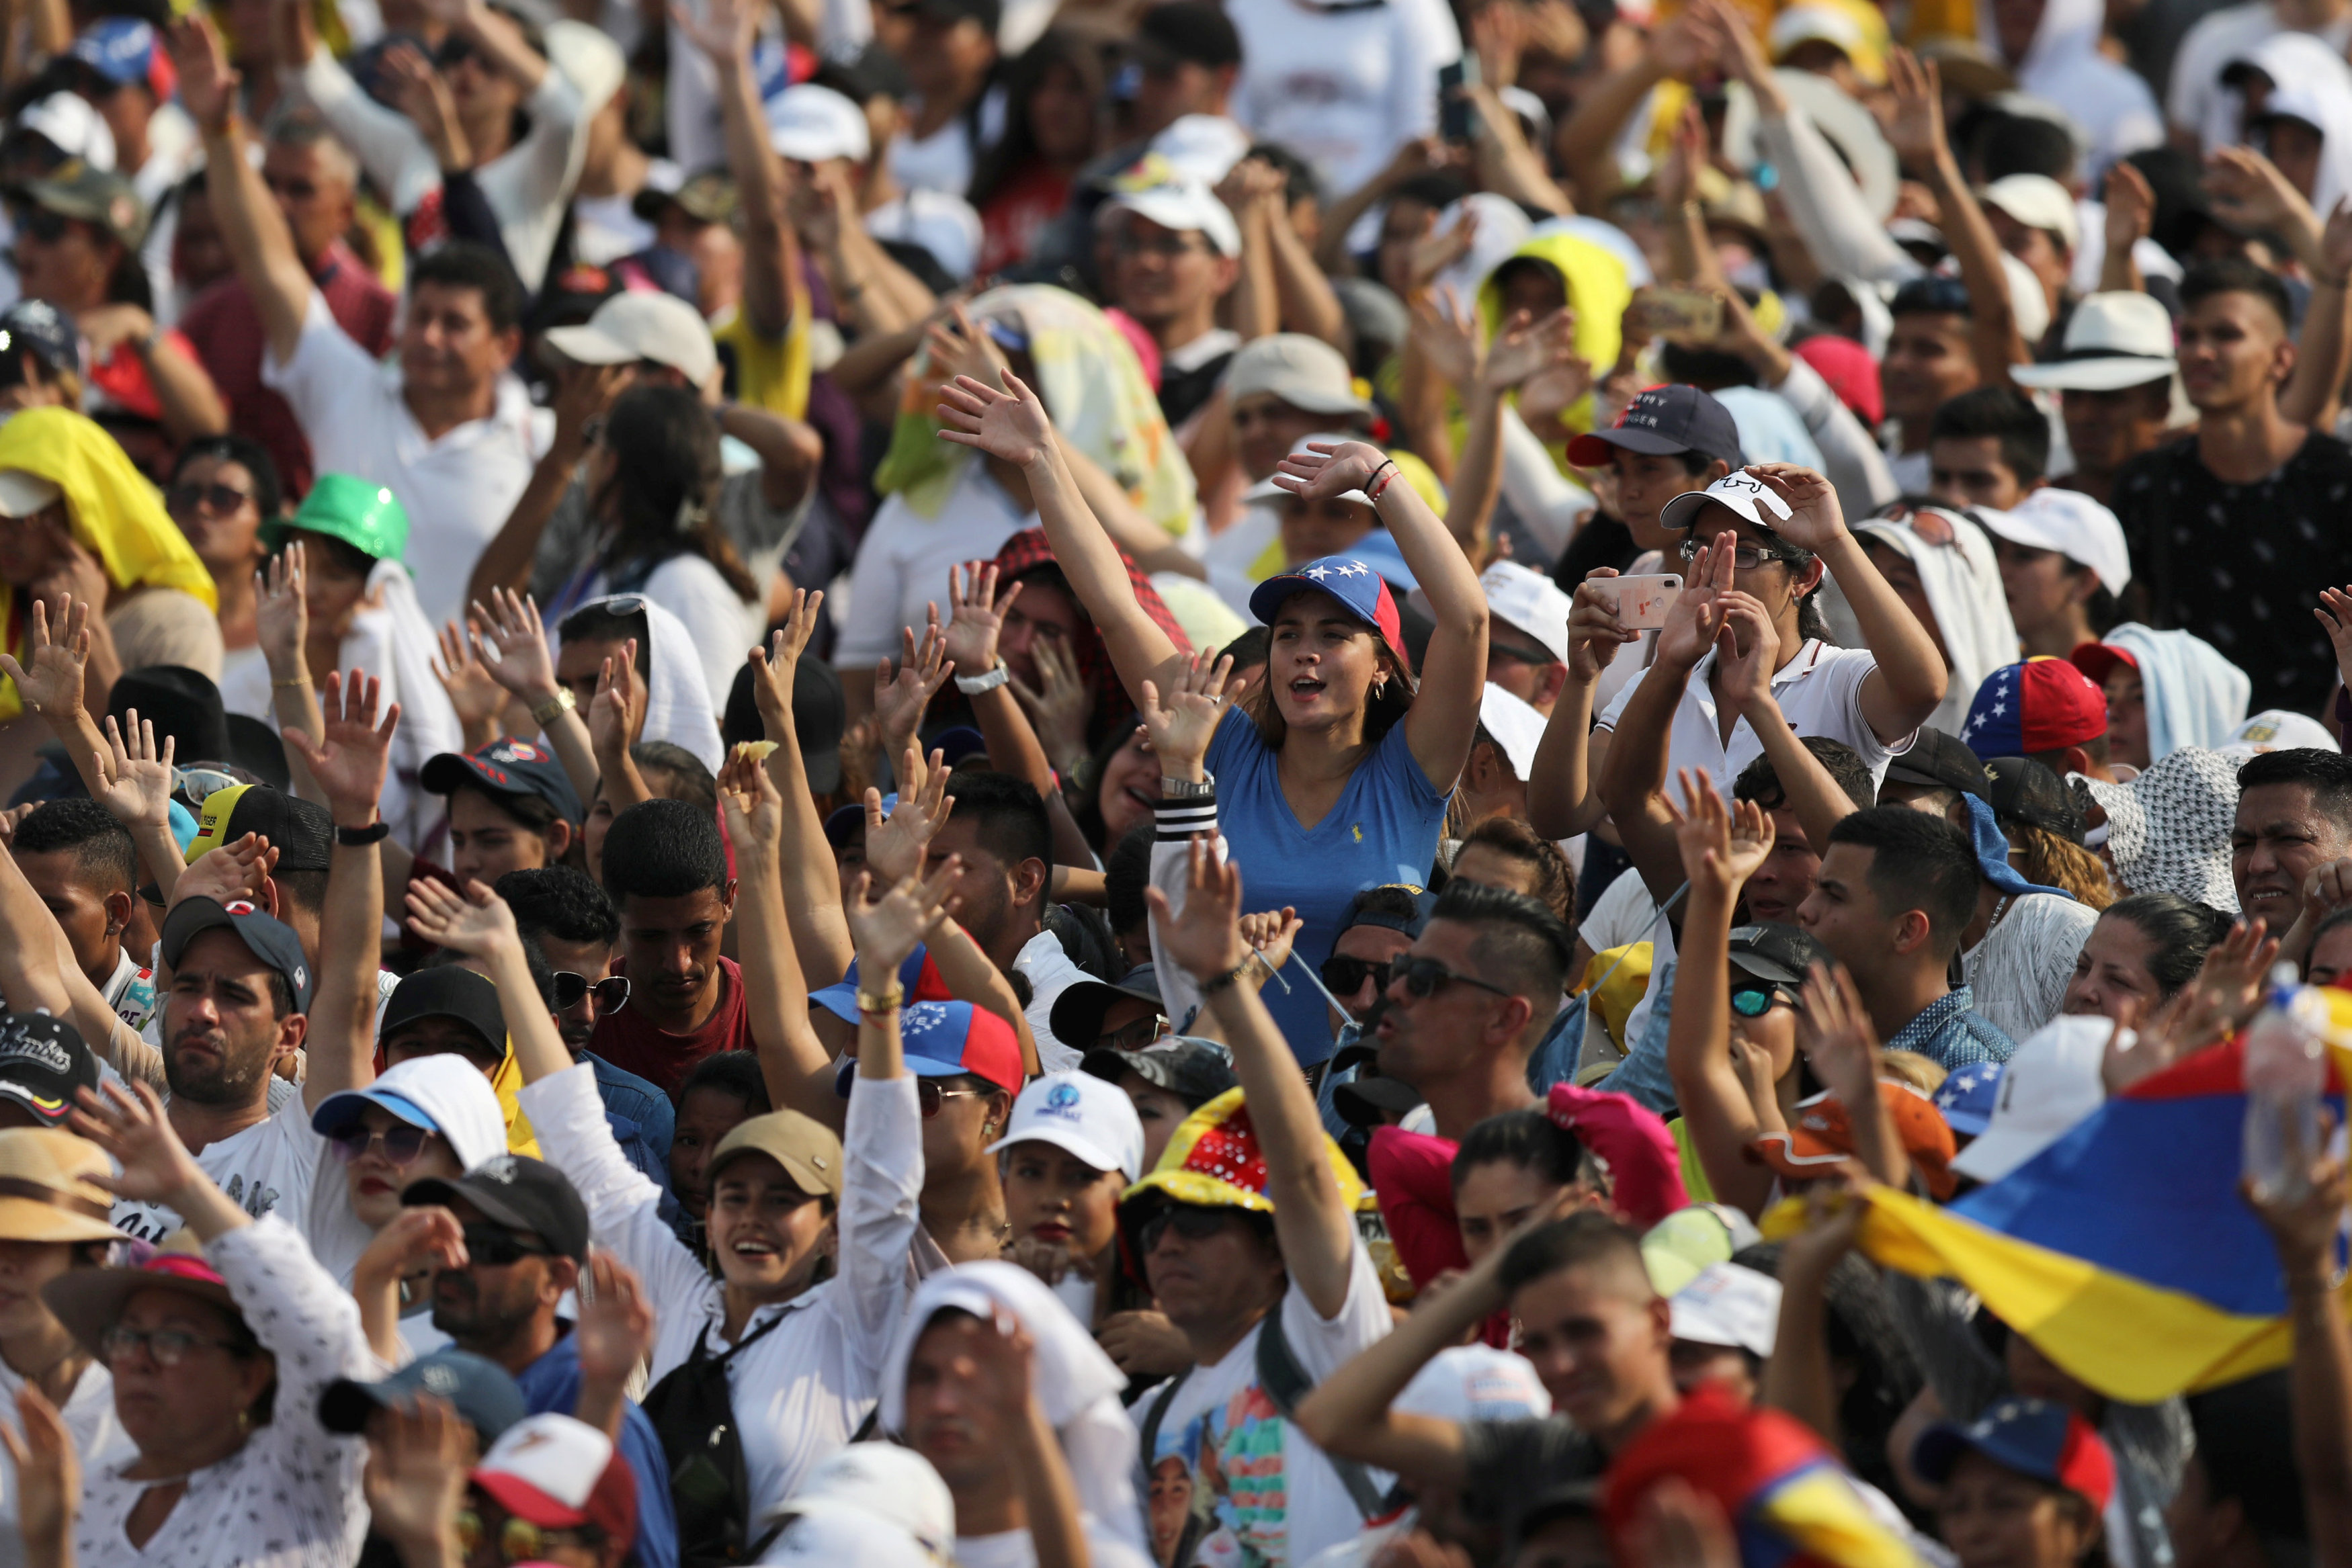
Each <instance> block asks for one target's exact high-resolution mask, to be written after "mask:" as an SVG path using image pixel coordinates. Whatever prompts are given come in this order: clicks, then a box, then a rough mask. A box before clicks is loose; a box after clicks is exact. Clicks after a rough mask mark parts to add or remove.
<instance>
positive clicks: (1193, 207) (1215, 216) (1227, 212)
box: [1096, 159, 1242, 256]
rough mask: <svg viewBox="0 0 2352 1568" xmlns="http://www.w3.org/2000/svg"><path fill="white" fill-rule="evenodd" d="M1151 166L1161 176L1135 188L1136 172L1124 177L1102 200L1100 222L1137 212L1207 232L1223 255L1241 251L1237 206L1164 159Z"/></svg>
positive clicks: (1163, 223)
mask: <svg viewBox="0 0 2352 1568" xmlns="http://www.w3.org/2000/svg"><path fill="white" fill-rule="evenodd" d="M1150 167H1156V169H1157V171H1158V172H1159V174H1160V178H1159V179H1158V180H1157V181H1155V182H1154V183H1150V184H1138V185H1134V186H1132V187H1131V188H1130V187H1129V186H1128V185H1127V184H1126V183H1125V181H1126V180H1128V179H1133V178H1136V176H1135V175H1134V174H1132V173H1130V174H1129V176H1125V177H1123V179H1122V184H1121V186H1120V188H1119V189H1118V190H1117V191H1116V192H1115V193H1113V194H1112V196H1111V198H1110V200H1109V201H1108V202H1105V203H1104V204H1102V214H1101V216H1100V217H1097V219H1096V222H1097V223H1100V222H1102V221H1103V220H1104V219H1106V218H1108V217H1109V215H1110V214H1113V213H1133V214H1136V215H1137V216H1139V217H1143V218H1148V219H1150V221H1151V222H1153V223H1155V224H1158V225H1160V227H1161V228H1163V229H1174V230H1175V231H1176V232H1178V233H1179V234H1182V233H1186V232H1188V231H1189V232H1194V233H1198V234H1201V235H1206V236H1207V238H1208V241H1209V244H1210V245H1211V246H1213V247H1214V248H1215V250H1216V252H1217V254H1218V255H1219V256H1239V255H1241V253H1242V230H1241V225H1239V224H1236V223H1235V222H1234V214H1233V210H1232V209H1231V208H1229V207H1227V206H1226V205H1225V204H1224V203H1223V202H1221V201H1219V200H1218V199H1217V193H1215V192H1214V191H1212V190H1211V189H1209V187H1208V186H1207V185H1206V184H1205V183H1202V182H1201V181H1199V180H1194V179H1188V178H1186V177H1185V176H1184V175H1183V174H1181V173H1180V172H1177V170H1176V167H1175V165H1173V164H1171V163H1169V162H1167V161H1166V160H1164V159H1159V160H1153V161H1152V162H1151V164H1150V166H1148V168H1147V172H1149V168H1150Z"/></svg>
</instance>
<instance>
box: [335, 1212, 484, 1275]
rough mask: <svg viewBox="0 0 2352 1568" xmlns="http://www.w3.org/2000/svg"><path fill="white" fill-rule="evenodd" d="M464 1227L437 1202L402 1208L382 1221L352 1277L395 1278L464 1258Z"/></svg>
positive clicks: (460, 1264)
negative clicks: (382, 1223) (381, 1226)
mask: <svg viewBox="0 0 2352 1568" xmlns="http://www.w3.org/2000/svg"><path fill="white" fill-rule="evenodd" d="M466 1264H467V1252H466V1228H465V1227H464V1226H462V1225H460V1224H458V1223H457V1216H456V1215H454V1214H452V1213H450V1212H449V1211H448V1210H447V1209H446V1208H444V1207H441V1206H440V1205H439V1204H437V1203H426V1204H418V1205H416V1206H415V1207H408V1208H403V1209H402V1210H401V1211H400V1212H399V1213H398V1214H395V1215H394V1216H393V1217H392V1218H390V1219H388V1220H386V1221H385V1222H384V1226H383V1229H381V1230H379V1231H377V1232H376V1233H375V1235H374V1237H373V1239H370V1240H369V1242H368V1244H367V1250H365V1251H364V1252H362V1253H361V1254H360V1259H359V1261H358V1262H357V1263H356V1264H354V1265H353V1266H352V1279H353V1281H361V1280H379V1281H397V1280H406V1279H412V1278H415V1277H416V1276H419V1275H424V1274H430V1273H432V1272H434V1271H435V1270H440V1269H462V1268H464V1267H465V1266H466Z"/></svg>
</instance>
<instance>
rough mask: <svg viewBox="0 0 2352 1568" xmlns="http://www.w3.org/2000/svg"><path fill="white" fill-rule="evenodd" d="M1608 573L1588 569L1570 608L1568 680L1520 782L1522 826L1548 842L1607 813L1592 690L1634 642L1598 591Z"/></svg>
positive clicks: (1611, 592)
mask: <svg viewBox="0 0 2352 1568" xmlns="http://www.w3.org/2000/svg"><path fill="white" fill-rule="evenodd" d="M1616 575H1617V569H1616V568H1615V567H1613V566H1603V567H1596V568H1595V569H1594V570H1592V571H1591V572H1590V573H1588V574H1587V575H1586V577H1585V580H1584V581H1583V582H1580V583H1579V584H1577V586H1576V597H1575V598H1574V599H1573V600H1572V601H1570V606H1569V612H1568V679H1567V681H1566V682H1565V683H1563V684H1562V685H1561V686H1560V688H1559V698H1558V699H1557V700H1556V701H1555V702H1554V703H1553V704H1552V710H1551V716H1550V717H1549V718H1548V719H1546V720H1545V721H1544V732H1543V740H1542V741H1541V742H1540V743H1539V744H1538V746H1537V747H1536V762H1535V767H1534V768H1532V769H1531V770H1530V771H1529V773H1528V821H1529V822H1530V823H1531V824H1533V825H1534V827H1535V830H1536V831H1538V832H1539V833H1541V834H1543V835H1544V837H1546V838H1548V839H1569V838H1574V837H1575V836H1576V835H1577V834H1579V833H1581V832H1584V831H1587V830H1589V829H1591V827H1592V826H1593V825H1594V824H1596V823H1598V822H1599V821H1601V819H1602V818H1603V817H1605V816H1607V815H1608V814H1609V809H1608V807H1607V806H1606V805H1604V804H1602V802H1601V787H1600V779H1599V777H1598V775H1599V773H1600V768H1598V767H1597V766H1595V763H1594V758H1593V753H1594V752H1595V751H1596V750H1602V749H1604V748H1602V747H1601V745H1600V741H1601V737H1599V736H1598V735H1595V734H1594V733H1593V730H1592V695H1593V690H1594V688H1595V687H1597V686H1598V685H1600V684H1601V671H1602V670H1604V669H1606V668H1608V667H1609V664H1610V661H1612V660H1613V659H1614V658H1616V657H1617V650H1618V649H1620V648H1622V647H1623V646H1624V645H1625V644H1626V643H1633V642H1637V641H1639V640H1640V638H1641V633H1640V632H1628V631H1626V630H1625V629H1624V628H1623V627H1622V626H1620V625H1619V624H1618V623H1617V591H1616V590H1615V589H1613V588H1603V587H1601V586H1600V585H1601V583H1603V582H1605V581H1606V580H1608V579H1610V578H1612V577H1615V576H1616Z"/></svg>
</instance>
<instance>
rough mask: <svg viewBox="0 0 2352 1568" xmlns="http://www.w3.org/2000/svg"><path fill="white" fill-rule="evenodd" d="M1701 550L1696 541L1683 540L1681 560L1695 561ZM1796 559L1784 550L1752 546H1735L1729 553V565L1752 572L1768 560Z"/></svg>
mask: <svg viewBox="0 0 2352 1568" xmlns="http://www.w3.org/2000/svg"><path fill="white" fill-rule="evenodd" d="M1701 548H1702V547H1701V546H1700V544H1699V541H1698V540H1696V539H1685V540H1684V541H1683V545H1682V550H1683V559H1685V560H1686V561H1689V560H1696V559H1698V552H1699V550H1700V549H1701ZM1794 559H1797V558H1796V557H1795V556H1793V555H1790V553H1789V552H1788V551H1786V550H1777V549H1757V548H1756V547H1755V546H1754V545H1738V546H1735V547H1734V548H1733V549H1732V551H1731V564H1732V565H1733V566H1734V567H1737V568H1738V570H1741V571H1754V570H1756V569H1757V568H1758V567H1759V566H1762V565H1763V564H1764V563H1765V562H1766V561H1768V560H1794Z"/></svg>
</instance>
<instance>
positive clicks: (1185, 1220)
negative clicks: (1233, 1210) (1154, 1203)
mask: <svg viewBox="0 0 2352 1568" xmlns="http://www.w3.org/2000/svg"><path fill="white" fill-rule="evenodd" d="M1228 1218H1231V1216H1229V1215H1228V1214H1227V1213H1226V1212H1225V1211H1224V1210H1223V1209H1222V1208H1194V1207H1191V1206H1189V1205H1186V1204H1181V1203H1175V1204H1170V1205H1169V1206H1168V1207H1165V1208H1163V1209H1161V1210H1160V1212H1159V1213H1157V1214H1155V1215H1153V1216H1152V1217H1151V1218H1149V1219H1147V1220H1145V1221H1144V1222H1143V1225H1142V1228H1140V1229H1139V1230H1137V1232H1136V1233H1135V1239H1136V1242H1137V1244H1138V1245H1139V1246H1140V1247H1141V1248H1142V1249H1143V1252H1144V1255H1145V1256H1146V1257H1149V1256H1150V1254H1151V1252H1152V1251H1153V1250H1154V1249H1157V1248H1158V1247H1159V1245H1160V1238H1161V1237H1162V1236H1165V1235H1166V1234H1167V1233H1168V1232H1169V1231H1171V1230H1173V1231H1174V1232H1175V1233H1176V1234H1177V1235H1179V1236H1181V1237H1182V1238H1183V1239H1185V1240H1187V1241H1206V1240H1207V1239H1209V1238H1210V1237H1212V1236H1214V1235H1216V1234H1217V1233H1218V1232H1219V1231H1221V1230H1223V1228H1225V1221H1226V1220H1227V1219H1228Z"/></svg>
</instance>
